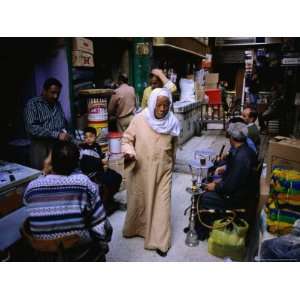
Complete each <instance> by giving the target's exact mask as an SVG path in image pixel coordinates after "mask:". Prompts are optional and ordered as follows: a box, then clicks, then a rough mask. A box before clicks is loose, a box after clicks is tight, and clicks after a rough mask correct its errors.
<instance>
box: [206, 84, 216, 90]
mask: <svg viewBox="0 0 300 300" xmlns="http://www.w3.org/2000/svg"><path fill="white" fill-rule="evenodd" d="M217 88H218V84H217V83H208V84H205V89H206V90H215V89H217Z"/></svg>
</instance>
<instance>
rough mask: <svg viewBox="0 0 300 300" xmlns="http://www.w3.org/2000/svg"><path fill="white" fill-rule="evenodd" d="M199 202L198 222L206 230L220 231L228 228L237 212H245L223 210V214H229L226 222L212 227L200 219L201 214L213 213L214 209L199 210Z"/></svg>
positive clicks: (240, 210)
mask: <svg viewBox="0 0 300 300" xmlns="http://www.w3.org/2000/svg"><path fill="white" fill-rule="evenodd" d="M199 202H200V201H198V203H197V216H198V219H199V222H200V223H201V225H203V226H204V227H206V228H208V229H221V228H224V227H226V226H228V225H229V224H231V223H232V222H233V221H234V219H235V218H236V215H237V212H245V210H244V209H235V210H225V211H224V212H225V213H227V214H231V216H229V217H228V220H227V221H226V222H224V223H222V224H220V225H218V226H214V225H208V224H206V223H205V222H204V221H203V220H202V219H201V213H204V212H205V213H215V212H216V210H215V209H199Z"/></svg>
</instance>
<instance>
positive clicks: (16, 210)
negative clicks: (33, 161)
mask: <svg viewBox="0 0 300 300" xmlns="http://www.w3.org/2000/svg"><path fill="white" fill-rule="evenodd" d="M40 174H41V172H40V171H38V170H34V169H31V168H28V167H25V166H22V165H19V164H16V163H9V162H4V161H0V250H1V249H4V248H5V247H8V246H10V245H11V244H13V243H14V242H15V241H16V240H17V239H18V238H19V229H20V227H21V225H22V223H23V222H24V218H25V209H24V207H22V206H23V202H22V198H23V193H24V190H25V188H26V186H27V184H28V183H29V182H30V181H31V180H33V179H35V178H37V177H38V176H39V175H40Z"/></svg>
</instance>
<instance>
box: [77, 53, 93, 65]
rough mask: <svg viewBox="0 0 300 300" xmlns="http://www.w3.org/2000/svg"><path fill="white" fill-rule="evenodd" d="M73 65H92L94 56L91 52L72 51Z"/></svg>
mask: <svg viewBox="0 0 300 300" xmlns="http://www.w3.org/2000/svg"><path fill="white" fill-rule="evenodd" d="M72 64H73V67H94V66H95V64H94V57H93V55H92V54H90V53H87V52H82V51H72Z"/></svg>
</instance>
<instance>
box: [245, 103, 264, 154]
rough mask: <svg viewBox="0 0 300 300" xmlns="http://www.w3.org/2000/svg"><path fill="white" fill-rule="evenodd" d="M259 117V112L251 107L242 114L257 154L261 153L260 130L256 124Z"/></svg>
mask: <svg viewBox="0 0 300 300" xmlns="http://www.w3.org/2000/svg"><path fill="white" fill-rule="evenodd" d="M257 116H258V114H257V111H256V110H255V109H253V108H251V107H247V108H245V109H244V111H243V113H242V118H243V119H244V121H245V123H246V124H247V127H248V137H249V138H250V139H251V140H252V141H253V142H254V144H255V147H256V149H257V152H259V146H260V135H259V130H258V128H257V126H256V124H255V121H256V120H257Z"/></svg>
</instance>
